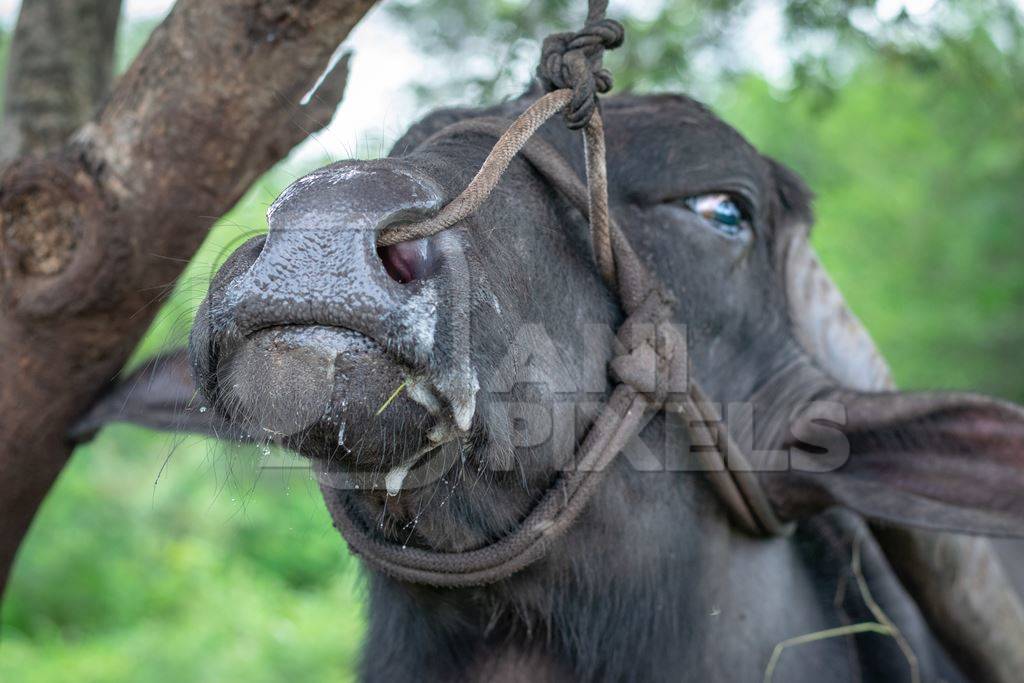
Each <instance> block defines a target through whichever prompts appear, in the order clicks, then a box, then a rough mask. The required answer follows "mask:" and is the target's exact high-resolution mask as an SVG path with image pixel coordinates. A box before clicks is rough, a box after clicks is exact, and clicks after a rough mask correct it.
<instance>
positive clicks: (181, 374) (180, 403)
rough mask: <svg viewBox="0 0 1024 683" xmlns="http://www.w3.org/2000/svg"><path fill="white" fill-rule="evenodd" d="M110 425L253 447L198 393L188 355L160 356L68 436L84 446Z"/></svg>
mask: <svg viewBox="0 0 1024 683" xmlns="http://www.w3.org/2000/svg"><path fill="white" fill-rule="evenodd" d="M111 422H127V423H131V424H136V425H140V426H143V427H148V428H150V429H156V430H159V431H168V432H191V433H194V434H204V435H207V436H215V437H218V438H222V439H230V440H234V441H252V439H251V438H250V437H249V436H247V435H246V434H243V433H241V432H240V431H239V430H238V429H237V428H234V427H232V426H231V425H229V424H228V423H227V422H226V421H224V419H223V418H221V417H220V416H218V415H217V414H216V412H215V411H214V410H213V409H212V408H211V407H210V406H209V405H208V404H207V402H206V401H205V399H204V398H203V397H202V395H201V394H200V393H199V392H198V391H197V390H196V384H195V381H194V380H193V378H192V369H191V366H190V365H189V359H188V352H187V351H186V350H185V349H177V350H175V351H170V352H168V353H165V354H163V355H160V356H157V357H156V358H153V359H152V360H150V361H148V362H146V363H145V364H144V365H143V366H142V367H140V368H139V369H137V370H135V371H134V372H132V373H131V374H130V375H128V376H127V377H126V378H124V379H123V380H121V381H120V382H119V383H117V384H115V385H113V386H112V387H111V388H110V389H108V390H107V392H106V393H105V394H104V395H102V396H101V397H100V398H99V399H98V400H97V401H96V403H95V404H94V405H93V406H92V408H90V409H89V412H87V413H86V414H85V415H84V416H83V417H82V418H81V419H80V420H79V421H78V422H76V423H75V424H74V426H72V428H71V432H70V433H69V435H68V436H69V438H70V439H71V440H72V442H74V443H84V442H86V441H90V440H91V439H92V438H93V437H95V436H96V434H97V433H98V432H99V430H100V429H102V428H103V427H104V426H106V425H107V424H109V423H111Z"/></svg>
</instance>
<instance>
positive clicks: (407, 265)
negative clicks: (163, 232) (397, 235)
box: [377, 238, 438, 284]
mask: <svg viewBox="0 0 1024 683" xmlns="http://www.w3.org/2000/svg"><path fill="white" fill-rule="evenodd" d="M377 255H378V256H379V257H380V260H381V262H382V263H383V264H384V270H386V271H387V272H388V275H390V276H391V279H392V280H395V281H396V282H400V283H402V284H406V283H408V282H415V281H416V280H422V279H424V278H427V277H430V276H431V275H433V274H434V271H436V270H437V262H438V255H437V248H436V246H435V245H434V240H433V239H429V238H425V239H418V240H412V241H410V242H399V243H398V244H391V245H388V246H386V247H377Z"/></svg>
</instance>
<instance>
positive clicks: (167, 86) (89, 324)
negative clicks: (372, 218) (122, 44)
mask: <svg viewBox="0 0 1024 683" xmlns="http://www.w3.org/2000/svg"><path fill="white" fill-rule="evenodd" d="M373 4H374V0H216V1H213V0H179V2H178V4H177V5H176V6H175V8H174V9H173V10H172V11H171V13H170V15H169V16H168V17H167V19H166V20H165V21H164V22H163V24H161V25H160V26H159V27H158V28H157V29H156V30H155V31H154V32H153V35H152V36H151V37H150V39H149V42H148V43H147V44H146V46H145V48H143V50H142V53H141V54H140V55H139V57H138V58H137V59H136V61H135V63H134V64H133V65H132V67H131V68H130V69H129V70H128V72H127V73H126V74H125V75H124V76H123V77H122V78H121V80H120V82H119V83H118V84H117V87H116V88H115V90H114V92H113V94H112V95H111V97H110V99H109V100H108V101H107V103H106V105H105V106H104V107H103V109H102V110H101V111H100V112H99V113H98V115H97V116H96V118H95V119H94V120H93V121H92V122H90V123H88V124H86V125H85V126H83V127H82V128H81V129H80V130H79V131H78V132H77V133H76V134H75V136H74V137H73V139H72V141H71V142H70V143H69V144H68V145H66V146H65V147H64V148H62V149H61V150H60V151H59V152H57V153H55V154H53V155H51V156H48V157H46V158H42V159H39V158H21V159H18V160H16V161H15V162H13V163H12V164H11V165H10V166H8V167H7V168H6V169H5V170H4V171H3V172H2V173H0V377H3V378H4V381H3V383H2V385H0V586H2V585H3V583H4V582H5V581H6V574H7V571H8V569H9V566H10V564H11V562H12V561H13V557H14V554H15V552H16V549H17V547H18V544H19V543H20V541H21V539H22V537H23V535H24V533H25V531H26V529H27V527H28V525H29V523H30V521H31V519H32V516H33V515H34V514H35V511H36V509H37V507H38V505H39V503H40V501H41V500H42V498H43V497H44V496H45V494H46V491H47V490H48V489H49V487H50V485H51V484H52V482H53V480H54V479H55V478H56V476H57V474H59V472H60V470H61V469H62V468H63V466H64V464H65V462H66V461H67V458H68V456H69V455H70V446H69V444H68V441H67V439H66V436H65V435H66V433H67V430H68V428H69V426H70V425H71V423H72V422H73V421H74V420H75V418H76V417H78V416H79V415H81V414H82V413H83V412H84V411H85V410H86V409H87V408H88V407H89V405H90V403H91V402H92V401H93V399H94V398H95V397H96V396H97V394H98V393H99V392H100V391H101V390H102V389H103V388H104V386H105V385H106V384H107V383H108V382H110V381H111V380H112V379H113V378H114V376H115V375H116V374H117V372H118V371H119V370H120V368H121V366H122V365H123V364H124V362H125V360H126V359H127V358H128V355H129V354H130V353H131V351H132V349H133V348H134V346H135V345H136V343H137V342H138V340H139V338H140V337H141V335H142V334H143V333H144V332H145V330H146V328H147V326H148V324H149V322H150V320H151V318H152V316H153V315H154V313H155V307H154V306H152V305H151V303H152V302H151V301H150V298H151V297H152V291H153V290H154V289H155V288H159V287H162V286H165V285H168V284H169V283H171V282H173V280H174V279H175V278H176V277H177V276H178V275H179V273H180V271H181V268H182V263H181V261H180V260H181V259H188V258H189V257H191V256H192V254H193V253H194V252H195V250H196V249H197V248H198V246H199V244H200V242H201V241H202V239H203V237H204V236H205V235H206V232H207V230H208V229H209V227H210V226H211V225H212V224H213V222H214V220H215V219H216V217H218V216H220V215H221V214H223V213H224V212H225V211H226V210H227V209H229V208H230V207H231V206H232V205H233V204H234V203H235V202H236V201H237V200H238V198H239V197H240V196H241V195H242V193H243V192H244V191H245V190H246V189H247V188H248V187H249V185H250V184H251V183H252V182H253V181H254V180H255V179H256V178H257V177H258V176H259V175H260V174H261V173H262V172H264V171H265V170H266V169H267V168H269V167H270V166H271V165H272V164H273V163H275V162H276V161H278V160H279V159H280V158H281V157H282V156H284V155H285V154H286V153H287V152H288V151H289V150H291V149H292V147H294V146H295V145H296V144H298V143H299V142H301V141H302V140H303V139H305V137H306V136H307V135H308V134H309V132H310V131H316V130H319V129H320V128H322V127H323V126H324V125H326V124H327V123H328V122H329V120H330V117H331V115H332V114H333V112H334V109H335V108H336V106H337V104H338V101H339V100H340V98H341V94H342V87H341V86H342V85H343V83H344V74H345V68H346V62H345V61H344V60H343V61H342V62H341V63H340V64H339V67H338V70H336V71H335V72H334V73H332V74H330V75H329V76H328V77H327V78H326V79H325V80H324V83H323V84H322V85H321V88H320V92H318V93H317V94H316V96H314V97H313V99H312V101H311V104H310V105H309V106H308V107H300V106H299V102H300V100H301V98H302V96H303V95H304V94H305V93H306V92H307V91H308V89H309V88H310V87H311V86H312V85H313V84H314V83H316V82H317V79H318V77H319V76H320V74H321V71H322V70H323V68H324V66H325V65H326V64H327V63H328V60H329V58H330V56H331V55H332V53H333V52H334V50H335V48H336V47H337V45H338V44H339V43H340V42H341V41H342V40H343V39H344V38H345V36H346V35H348V33H349V31H350V30H351V29H352V27H353V26H354V25H355V24H356V23H357V22H358V21H359V20H360V19H361V18H362V17H363V16H364V15H365V13H366V12H367V11H368V10H369V9H370V7H371V6H372V5H373Z"/></svg>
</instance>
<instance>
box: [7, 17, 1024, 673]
mask: <svg viewBox="0 0 1024 683" xmlns="http://www.w3.org/2000/svg"><path fill="white" fill-rule="evenodd" d="M583 4H584V3H583V2H582V0H574V1H572V2H569V1H568V0H565V1H562V0H557V1H552V2H533V3H527V2H524V1H522V0H482V1H477V0H419V1H412V0H396V1H395V2H388V1H386V2H385V3H384V6H383V7H382V8H380V9H379V10H378V14H379V15H380V16H377V15H374V17H373V20H374V21H378V22H386V24H387V26H389V27H391V29H392V30H394V31H397V32H402V33H404V34H406V35H409V36H411V35H413V34H414V33H415V34H418V35H419V36H421V38H420V39H419V40H420V43H418V44H417V49H419V50H421V52H422V54H423V55H424V59H426V58H427V55H429V58H430V59H431V60H434V63H436V64H440V65H441V66H442V68H439V69H435V70H434V73H435V77H432V78H431V79H429V80H428V81H425V82H421V83H417V84H416V86H415V96H416V102H417V111H426V110H427V109H429V108H430V107H431V106H434V105H436V104H441V103H452V102H459V103H467V102H481V103H483V102H490V101H494V100H495V99H497V98H501V97H507V96H510V95H512V94H514V93H515V92H516V91H517V90H518V89H521V87H522V85H523V83H524V78H525V74H526V73H528V71H529V69H530V68H531V66H532V63H533V61H534V60H535V59H536V54H537V42H536V40H535V39H536V38H538V37H541V36H543V35H544V34H545V33H546V32H548V31H550V30H552V29H555V28H560V29H565V28H569V27H575V26H576V25H577V24H578V22H579V19H580V15H581V13H582V11H581V7H582V5H583ZM636 4H637V5H638V6H642V7H641V9H639V10H634V9H632V7H633V4H631V5H630V9H626V8H625V7H624V6H623V4H622V3H620V9H621V11H617V10H616V5H615V4H614V3H613V6H612V15H613V16H617V17H621V18H624V19H626V23H627V36H628V37H629V42H628V44H627V46H626V47H625V48H624V49H623V51H622V52H620V53H615V54H612V55H610V56H609V57H608V59H607V62H608V63H609V65H610V66H611V68H612V69H613V72H614V73H615V76H616V86H617V89H619V90H627V89H634V90H636V91H639V92H647V91H654V90H685V91H688V92H691V93H695V94H697V95H698V96H700V97H702V98H703V99H705V100H706V101H709V102H710V103H711V104H712V105H714V107H715V108H716V110H717V111H718V112H719V113H720V114H721V115H722V116H723V117H724V118H725V119H726V120H728V121H730V122H731V123H733V124H734V125H735V126H736V127H738V128H739V129H740V130H741V131H742V132H743V133H745V134H746V135H747V136H748V137H749V138H750V139H751V140H752V141H753V142H754V143H755V144H756V145H758V146H759V147H760V149H761V150H762V151H764V152H767V153H769V154H772V155H774V156H776V157H777V158H779V159H781V160H782V161H784V162H785V163H787V164H789V165H790V166H792V167H793V168H795V169H796V170H797V171H799V172H800V173H801V174H802V175H803V176H804V177H805V178H806V179H807V180H808V182H809V184H810V185H811V187H813V188H814V190H815V191H816V192H817V194H818V200H817V203H816V207H817V214H818V223H817V227H816V230H815V233H814V241H815V243H816V245H817V246H818V248H819V250H820V252H821V254H822V257H823V259H824V261H825V263H826V265H827V266H828V267H829V269H830V270H831V272H832V273H833V275H834V277H835V279H836V280H837V281H838V283H839V285H840V287H841V288H842V289H843V291H844V292H845V293H846V295H847V298H848V300H849V301H850V303H851V305H852V306H853V308H854V310H856V311H857V312H858V313H859V314H860V316H861V317H862V318H863V320H864V321H865V322H866V324H867V326H868V328H869V329H870V330H871V331H872V332H873V333H874V335H875V337H876V339H877V341H878V343H879V345H880V346H881V348H882V350H883V352H884V353H885V354H886V356H887V357H888V358H889V360H890V362H891V364H892V366H893V369H894V371H895V374H896V377H897V379H898V381H899V383H900V384H901V385H902V386H904V387H955V388H970V389H977V390H982V391H986V392H989V393H993V394H996V395H999V396H1003V397H1005V398H1009V399H1013V400H1017V401H1024V372H1022V371H1021V368H1020V360H1021V348H1022V346H1024V220H1022V218H1021V216H1022V214H1024V27H1022V26H1024V25H1022V21H1021V14H1020V3H1017V2H1014V1H1011V0H962V1H960V2H954V1H949V2H941V1H939V2H935V1H932V2H929V1H928V0H918V1H916V2H905V3H901V2H899V1H898V0H895V1H890V0H878V1H873V0H821V1H815V2H811V1H807V0H790V1H788V2H782V1H781V0H779V1H778V2H774V1H771V0H765V1H756V0H710V1H707V2H689V1H686V0H678V1H677V0H667V1H664V0H663V1H659V0H649V1H648V2H643V3H636ZM766 7H767V8H768V9H767V10H766ZM772 17H774V18H775V19H774V20H773V21H775V24H777V25H776V28H775V29H774V30H781V33H780V34H779V36H778V37H777V40H776V41H775V42H776V45H775V47H774V48H773V49H774V50H775V56H776V57H777V58H779V60H781V63H782V66H783V68H782V69H781V70H780V69H778V68H773V69H767V68H765V65H764V64H763V63H760V62H759V59H758V58H757V55H754V58H752V56H751V55H750V54H748V50H747V49H746V45H747V44H749V42H750V41H751V37H752V36H754V37H756V36H757V35H758V32H759V31H760V30H761V28H762V26H764V27H765V29H764V30H768V24H767V23H765V22H769V20H770V19H771V18H772ZM759 22H762V23H761V24H759ZM778 22H781V24H779V23H778ZM769 23H770V22H769ZM154 25H155V22H153V21H133V22H126V23H124V25H123V26H122V31H121V37H120V39H119V46H118V54H119V62H120V64H121V65H122V68H123V66H124V65H125V64H127V63H128V61H129V60H130V58H131V56H132V55H133V54H134V53H135V52H136V51H137V50H138V49H139V47H140V46H141V45H142V43H143V42H144V41H145V38H146V36H147V34H148V32H149V31H150V30H152V28H153V26H154ZM779 26H781V28H779ZM9 30H10V26H8V27H5V28H0V67H2V65H3V64H4V63H5V59H4V56H5V53H6V45H7V42H8V39H9ZM423 36H426V37H425V38H423ZM489 41H494V44H497V45H501V46H504V45H508V46H509V48H508V50H507V51H506V52H505V53H504V54H503V55H501V56H500V58H498V59H492V55H493V54H494V53H495V50H494V49H493V47H488V46H489V45H491V44H492V43H491V42H489ZM498 52H500V51H498ZM779 60H777V61H779ZM777 66H778V65H776V67H777ZM355 68H357V69H358V68H364V69H372V68H373V67H372V65H370V64H362V65H360V63H359V62H356V67H355ZM329 151H332V152H335V153H336V156H345V154H344V153H343V151H341V150H329ZM314 157H315V155H310V154H308V153H307V154H305V155H299V156H293V157H292V158H290V159H289V160H287V161H286V162H285V163H282V164H281V165H279V166H278V167H277V168H275V169H274V170H273V171H271V172H270V173H269V174H267V176H266V177H264V178H263V179H262V180H261V181H260V182H259V183H257V185H256V186H255V187H254V188H253V190H252V191H251V192H250V193H249V195H248V196H247V197H246V198H245V199H244V200H243V201H242V202H241V203H240V204H239V206H238V207H236V208H235V209H234V210H233V211H232V212H231V213H230V214H229V215H228V216H226V217H225V218H224V219H223V220H221V221H220V222H219V223H218V225H217V227H216V228H215V229H214V231H213V232H212V233H211V235H210V238H209V240H208V242H207V244H206V245H205V246H204V248H203V250H202V251H201V252H200V253H199V254H198V255H197V257H196V259H195V261H194V262H193V264H192V265H191V266H190V267H189V269H188V271H187V272H186V273H185V275H184V276H183V277H182V278H181V280H180V281H179V283H178V284H177V286H176V287H175V288H174V291H173V293H171V294H170V295H169V297H167V298H166V300H164V301H163V309H162V311H161V313H160V315H159V316H158V318H157V321H156V323H155V324H154V326H153V329H152V330H151V332H150V334H149V335H148V336H147V338H146V339H145V340H144V342H143V343H142V345H141V347H140V349H139V351H138V353H137V354H136V359H135V360H134V361H133V363H135V362H138V360H139V359H141V358H145V357H147V356H149V355H152V354H153V353H155V352H157V351H158V350H160V349H162V348H166V347H169V346H174V345H177V344H181V343H183V342H184V340H185V338H186V335H187V331H188V325H189V323H190V321H191V316H192V312H193V311H194V309H195V307H196V305H197V304H198V302H199V300H200V299H201V297H202V295H203V292H204V291H205V288H206V283H207V282H208V280H209V277H210V274H211V272H212V270H213V269H214V268H215V266H216V264H217V263H219V262H220V261H221V260H222V259H223V258H224V256H225V255H226V254H227V253H229V252H230V250H231V248H232V247H233V246H235V245H237V244H239V243H240V242H241V241H242V240H244V239H245V238H246V237H248V236H250V235H253V234H256V233H257V232H259V231H260V230H262V229H264V227H265V226H264V218H263V214H264V211H265V209H266V206H267V205H268V204H269V202H270V201H272V199H273V198H274V196H276V194H277V193H278V192H279V191H280V190H281V189H282V188H283V187H284V186H285V185H286V184H287V183H288V182H290V181H291V180H292V179H294V178H295V177H297V176H298V175H299V174H301V172H302V171H304V170H307V169H308V168H311V167H313V166H316V165H318V164H319V163H321V162H322V161H324V160H323V159H317V158H314ZM154 305H156V304H154ZM289 465H290V466H289ZM362 598H363V593H362V584H361V581H360V578H359V576H358V571H357V568H356V563H355V562H354V561H353V560H351V559H350V558H349V557H348V555H347V553H346V551H345V549H344V545H343V543H342V541H341V539H340V537H339V536H338V535H337V533H336V532H334V531H333V529H332V528H331V526H330V522H329V519H328V517H327V514H326V511H325V510H324V508H323V505H322V503H321V502H320V500H319V494H318V492H317V491H316V486H315V484H314V483H313V482H312V480H311V479H310V477H309V475H308V474H307V473H306V472H305V471H304V470H303V468H302V465H301V463H299V462H298V461H295V460H290V459H289V456H287V455H286V454H281V453H261V452H259V451H257V450H253V449H246V448H236V447H229V446H224V445H220V444H216V443H213V442H209V441H205V440H202V439H197V438H194V437H181V436H168V435H159V434H155V433H152V432H148V431H145V430H142V429H137V428H132V427H127V426H114V427H111V428H108V429H107V430H105V431H104V432H103V433H102V434H101V435H100V437H99V438H98V439H97V440H96V441H95V442H94V443H92V444H90V445H89V446H87V447H84V448H81V449H80V450H79V451H78V452H77V453H76V456H75V458H74V459H73V461H72V463H71V465H70V467H68V469H67V470H66V471H65V472H64V474H63V476H62V477H61V479H60V481H59V483H58V485H57V486H56V488H55V489H54V490H53V492H52V493H51V495H50V497H49V499H48V500H47V502H46V504H45V505H44V507H43V510H42V513H41V515H40V516H39V518H38V519H37V521H36V523H35V526H34V528H33V531H32V533H31V535H30V537H29V539H28V541H27V543H26V544H25V546H24V547H23V549H22V552H21V555H20V559H19V562H18V565H17V567H16V569H15V572H14V576H13V578H12V581H11V583H10V586H9V588H8V592H7V599H6V601H5V603H4V605H3V608H2V625H0V629H2V632H3V640H2V641H0V681H64V680H76V681H78V682H80V683H87V682H90V681H181V680H185V681H226V680H247V681H251V682H253V683H256V682H259V681H279V680H282V679H285V678H290V679H292V680H303V681H305V680H316V681H343V680H350V679H351V678H352V677H353V672H354V663H355V658H356V652H357V651H358V646H359V638H360V634H361V631H362V628H363V611H362V606H361V603H362Z"/></svg>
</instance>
